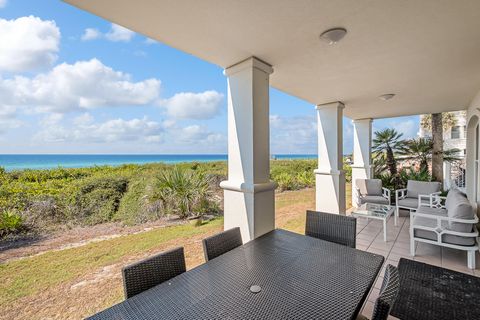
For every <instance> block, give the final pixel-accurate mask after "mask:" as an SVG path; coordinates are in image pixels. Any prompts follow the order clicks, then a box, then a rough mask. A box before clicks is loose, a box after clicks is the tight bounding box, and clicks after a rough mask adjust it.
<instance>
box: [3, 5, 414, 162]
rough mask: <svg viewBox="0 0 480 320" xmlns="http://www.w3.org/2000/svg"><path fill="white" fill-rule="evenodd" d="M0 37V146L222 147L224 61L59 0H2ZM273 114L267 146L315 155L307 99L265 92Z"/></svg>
mask: <svg viewBox="0 0 480 320" xmlns="http://www.w3.org/2000/svg"><path fill="white" fill-rule="evenodd" d="M0 35H1V37H0V153H154V154H158V153H226V148H227V138H226V132H227V127H226V126H227V114H226V95H227V93H226V89H227V86H226V78H225V76H224V75H223V73H222V72H223V70H222V69H221V68H219V67H217V66H215V65H212V64H210V63H207V62H205V61H202V60H200V59H198V58H196V57H193V56H191V55H188V54H185V53H183V52H181V51H179V50H176V49H173V48H170V47H168V46H166V45H163V44H161V43H158V42H153V41H151V40H149V39H147V38H145V37H144V36H142V35H140V34H135V33H133V32H131V31H129V30H126V29H124V28H121V27H119V26H115V25H112V24H111V23H110V22H108V21H106V20H103V19H101V18H99V17H96V16H94V15H91V14H89V13H87V12H83V11H80V10H79V9H76V8H74V7H72V6H70V5H68V4H65V3H63V2H60V1H58V0H42V1H32V0H0ZM1 38H3V41H2V39H1ZM2 42H3V43H2ZM270 114H271V152H272V153H297V154H301V153H310V154H313V153H316V123H315V109H314V107H313V106H312V105H310V104H309V103H306V102H305V101H302V100H300V99H297V98H295V97H292V96H289V95H287V94H284V93H282V92H280V91H278V90H275V89H271V96H270ZM418 126H419V120H418V117H417V116H414V117H402V118H395V119H382V120H376V121H374V129H375V130H379V129H382V128H385V127H395V128H396V129H397V130H398V131H400V132H403V133H404V135H405V137H413V136H415V135H416V133H417V132H418ZM352 140H353V131H352V126H351V121H350V120H349V119H347V118H345V119H344V152H345V153H349V152H351V150H352Z"/></svg>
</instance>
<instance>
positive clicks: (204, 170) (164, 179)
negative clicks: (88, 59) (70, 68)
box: [0, 159, 351, 238]
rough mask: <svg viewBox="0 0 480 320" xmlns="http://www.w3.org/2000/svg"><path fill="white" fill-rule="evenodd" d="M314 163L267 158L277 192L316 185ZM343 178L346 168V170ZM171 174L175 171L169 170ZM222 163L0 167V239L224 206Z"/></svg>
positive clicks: (182, 214)
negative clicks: (32, 168) (6, 168)
mask: <svg viewBox="0 0 480 320" xmlns="http://www.w3.org/2000/svg"><path fill="white" fill-rule="evenodd" d="M316 166H317V161H316V160H315V159H311V160H272V162H271V166H270V172H271V174H270V175H271V177H270V178H271V179H272V180H273V181H276V182H277V183H278V186H279V187H278V190H279V191H285V190H297V189H302V188H307V187H313V186H314V185H315V175H314V173H313V170H314V169H315V168H316ZM345 169H346V177H347V181H349V179H350V178H349V177H351V169H350V170H349V167H345ZM175 172H176V175H175V174H174V173H175ZM226 177H227V163H226V162H223V161H220V162H205V163H201V162H194V163H180V164H176V165H168V164H162V163H157V164H145V165H122V166H118V167H113V166H101V167H98V166H97V167H91V168H75V169H68V168H57V169H50V170H19V171H12V172H7V171H5V170H4V169H3V168H1V167H0V238H2V237H5V236H8V235H12V234H16V233H20V232H25V231H28V232H39V233H42V232H43V233H44V232H49V231H51V230H54V229H56V228H58V227H62V228H65V227H72V226H75V225H95V224H99V223H104V222H111V221H119V222H123V223H126V224H138V223H145V222H148V221H154V220H157V219H159V218H161V217H163V216H166V215H169V214H175V215H177V216H180V217H182V218H187V217H189V216H192V215H200V214H203V213H208V214H212V213H213V214H217V213H221V209H222V194H223V191H222V190H221V189H220V188H219V183H220V181H222V180H225V179H226Z"/></svg>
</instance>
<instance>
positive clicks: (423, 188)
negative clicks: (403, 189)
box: [407, 180, 441, 199]
mask: <svg viewBox="0 0 480 320" xmlns="http://www.w3.org/2000/svg"><path fill="white" fill-rule="evenodd" d="M440 188H441V184H440V182H436V181H432V182H426V181H415V180H408V182H407V198H416V199H418V195H420V194H431V193H434V192H438V191H440Z"/></svg>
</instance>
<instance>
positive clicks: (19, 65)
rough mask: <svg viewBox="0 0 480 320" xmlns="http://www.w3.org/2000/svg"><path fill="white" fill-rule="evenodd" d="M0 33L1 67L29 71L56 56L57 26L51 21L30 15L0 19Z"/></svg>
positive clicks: (12, 70)
mask: <svg viewBox="0 0 480 320" xmlns="http://www.w3.org/2000/svg"><path fill="white" fill-rule="evenodd" d="M0 1H1V0H0ZM0 34H1V35H2V40H1V41H0V71H8V72H23V71H32V70H37V69H42V68H46V67H49V66H51V65H52V64H53V63H54V62H55V61H56V60H57V57H58V56H57V52H58V49H59V42H60V30H59V29H58V27H57V26H56V24H55V22H54V21H44V20H41V19H40V18H37V17H33V16H29V17H21V18H18V19H15V20H5V19H0Z"/></svg>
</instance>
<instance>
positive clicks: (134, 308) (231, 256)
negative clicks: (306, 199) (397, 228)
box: [89, 211, 399, 320]
mask: <svg viewBox="0 0 480 320" xmlns="http://www.w3.org/2000/svg"><path fill="white" fill-rule="evenodd" d="M305 234H306V235H305V236H304V235H300V234H296V233H293V232H289V231H286V230H281V229H276V230H273V231H271V232H269V233H267V234H265V235H263V236H261V237H259V238H256V239H254V240H252V241H250V242H248V243H245V244H242V239H241V235H240V230H239V228H234V229H230V230H227V231H224V232H222V233H220V234H217V235H214V236H212V237H210V238H207V239H205V240H203V248H204V253H205V259H206V263H204V264H202V265H200V266H198V267H196V268H194V269H192V270H189V271H188V272H186V271H185V257H184V252H183V248H176V249H173V250H171V251H167V252H164V253H161V254H159V255H155V256H153V257H151V258H148V259H146V260H144V261H141V262H139V263H135V264H133V265H130V266H127V267H125V268H124V269H123V279H124V290H125V297H126V300H125V301H123V302H121V303H119V304H117V305H115V306H113V307H111V308H109V309H106V310H104V311H102V312H100V313H98V314H96V315H94V316H92V317H90V318H89V319H355V318H356V317H357V316H358V317H359V318H358V319H365V317H362V316H361V315H359V313H360V310H361V308H362V306H363V304H364V303H365V301H366V298H367V296H368V294H369V292H370V290H371V289H372V287H373V284H374V283H375V280H376V278H377V276H378V274H379V272H380V270H381V268H382V265H383V262H384V257H383V256H381V255H377V254H373V253H370V252H366V251H362V250H358V249H355V238H356V219H355V218H353V217H347V216H340V215H334V214H328V213H321V212H315V211H308V212H307V219H306V227H305ZM398 277H399V276H398V271H397V268H396V267H394V266H391V265H388V266H386V270H385V275H384V280H383V284H382V287H381V290H380V294H379V297H378V298H377V300H376V303H375V308H374V312H373V317H372V319H377V320H380V319H387V317H388V314H389V312H390V310H391V308H392V306H393V303H394V301H395V298H396V296H397V293H398V291H399V281H398Z"/></svg>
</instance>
